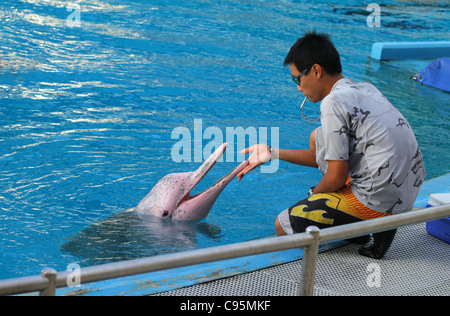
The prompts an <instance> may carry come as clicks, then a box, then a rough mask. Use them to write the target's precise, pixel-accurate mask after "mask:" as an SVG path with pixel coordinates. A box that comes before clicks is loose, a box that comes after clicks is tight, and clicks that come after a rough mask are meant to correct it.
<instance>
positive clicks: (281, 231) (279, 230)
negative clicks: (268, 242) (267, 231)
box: [275, 217, 287, 236]
mask: <svg viewBox="0 0 450 316" xmlns="http://www.w3.org/2000/svg"><path fill="white" fill-rule="evenodd" d="M275 232H276V233H277V236H284V235H287V234H286V232H285V231H284V229H283V227H282V226H281V224H280V221H279V220H278V217H277V219H276V220H275Z"/></svg>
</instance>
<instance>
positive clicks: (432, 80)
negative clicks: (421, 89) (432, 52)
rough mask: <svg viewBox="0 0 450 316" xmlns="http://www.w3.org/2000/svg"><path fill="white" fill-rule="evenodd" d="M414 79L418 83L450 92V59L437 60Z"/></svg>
mask: <svg viewBox="0 0 450 316" xmlns="http://www.w3.org/2000/svg"><path fill="white" fill-rule="evenodd" d="M412 78H413V79H415V80H416V81H417V82H420V83H423V84H426V85H428V86H432V87H435V88H438V89H442V90H445V91H448V92H450V58H448V57H443V58H439V59H436V60H435V61H433V62H432V63H431V64H429V65H428V66H427V67H425V68H424V69H423V70H422V71H421V72H420V73H418V74H417V75H415V76H413V77H412Z"/></svg>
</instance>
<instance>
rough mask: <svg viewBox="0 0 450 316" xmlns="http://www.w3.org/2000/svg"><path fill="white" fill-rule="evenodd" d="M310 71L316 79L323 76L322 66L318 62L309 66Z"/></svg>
mask: <svg viewBox="0 0 450 316" xmlns="http://www.w3.org/2000/svg"><path fill="white" fill-rule="evenodd" d="M311 72H312V73H313V74H314V75H315V76H316V78H317V79H320V78H322V76H323V68H322V66H320V65H319V64H314V65H313V66H312V68H311Z"/></svg>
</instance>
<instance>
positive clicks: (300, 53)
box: [284, 31, 342, 75]
mask: <svg viewBox="0 0 450 316" xmlns="http://www.w3.org/2000/svg"><path fill="white" fill-rule="evenodd" d="M292 63H293V64H294V65H295V67H297V69H298V71H300V72H302V71H303V70H305V69H306V68H309V67H311V66H313V65H314V64H319V65H320V66H322V68H323V69H324V70H325V71H326V73H327V74H329V75H337V74H340V73H341V72H342V66H341V58H340V57H339V53H338V51H337V50H336V48H335V47H334V45H333V43H332V42H331V40H330V37H329V36H328V35H326V34H317V33H316V31H312V32H307V33H306V34H305V35H304V36H303V37H302V38H299V39H298V40H297V42H296V43H295V44H294V46H292V48H291V50H290V51H289V54H288V55H287V56H286V59H285V60H284V65H285V66H288V65H290V64H292Z"/></svg>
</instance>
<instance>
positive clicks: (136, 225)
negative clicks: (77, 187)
mask: <svg viewBox="0 0 450 316" xmlns="http://www.w3.org/2000/svg"><path fill="white" fill-rule="evenodd" d="M142 216H143V215H141V214H139V216H138V214H137V213H136V212H134V209H130V210H127V211H122V212H119V213H117V214H115V215H113V216H111V217H109V218H107V219H105V220H102V221H100V222H98V223H94V224H92V225H91V226H90V227H88V228H86V229H84V230H82V231H80V232H78V233H77V234H76V235H75V236H72V237H70V238H69V240H68V241H67V242H65V243H64V244H63V245H61V249H62V251H63V252H66V253H69V254H71V255H73V256H75V257H77V258H79V259H80V260H81V261H82V264H83V265H93V264H102V263H108V262H114V261H120V260H130V259H136V258H141V257H147V256H153V255H156V254H164V253H171V252H177V251H183V250H191V249H197V242H198V237H199V235H203V236H204V237H207V238H209V239H215V240H220V238H221V237H223V236H222V235H221V229H220V227H218V226H215V225H213V224H209V223H205V222H201V221H177V220H172V219H168V218H160V217H155V216H145V217H143V218H140V217H142ZM84 258H86V259H84Z"/></svg>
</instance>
